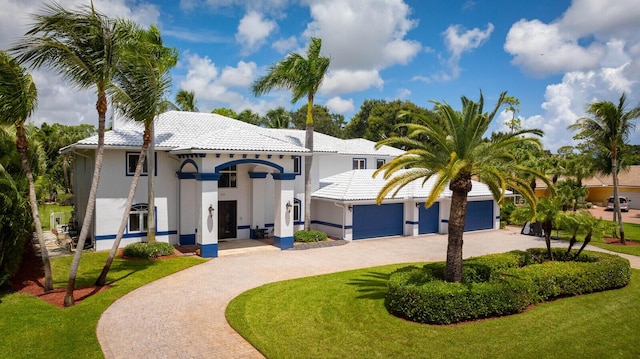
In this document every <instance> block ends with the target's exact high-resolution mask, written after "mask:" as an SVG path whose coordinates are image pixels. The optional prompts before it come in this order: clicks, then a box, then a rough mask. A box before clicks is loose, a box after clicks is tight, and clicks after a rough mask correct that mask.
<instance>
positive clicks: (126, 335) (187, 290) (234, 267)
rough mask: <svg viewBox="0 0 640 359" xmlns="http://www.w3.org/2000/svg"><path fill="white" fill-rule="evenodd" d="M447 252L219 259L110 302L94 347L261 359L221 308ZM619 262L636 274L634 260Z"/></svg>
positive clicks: (491, 239) (481, 249) (491, 246)
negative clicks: (317, 279) (292, 285)
mask: <svg viewBox="0 0 640 359" xmlns="http://www.w3.org/2000/svg"><path fill="white" fill-rule="evenodd" d="M464 241H465V243H464V256H465V258H466V257H472V256H478V255H483V254H487V253H497V252H504V251H508V250H512V249H526V248H531V247H544V240H543V239H541V238H535V237H530V236H523V235H520V234H519V232H518V231H515V230H512V229H511V230H509V229H508V230H496V231H486V232H475V233H466V234H465V236H464ZM557 245H559V246H565V245H566V242H560V243H557ZM446 247H447V237H446V235H426V236H419V237H390V238H379V239H370V240H359V241H354V242H352V243H349V244H347V245H343V246H336V247H329V248H318V249H311V250H301V251H280V250H277V249H274V250H272V251H261V252H250V253H243V254H236V255H232V256H225V257H220V258H217V259H213V260H211V261H208V262H206V263H203V264H200V265H197V266H195V267H191V268H189V269H186V270H184V271H181V272H178V273H176V274H173V275H171V276H169V277H166V278H163V279H160V280H158V281H155V282H153V283H149V284H147V285H145V286H144V287H141V288H139V289H137V290H135V291H133V292H131V293H129V294H127V295H125V296H124V297H122V298H120V299H119V300H117V301H116V302H114V303H113V305H111V307H109V308H108V309H107V310H106V311H105V312H104V313H103V314H102V317H101V318H100V321H99V322H98V328H97V335H98V340H99V341H100V345H101V346H102V350H103V352H104V354H105V357H106V358H262V355H261V354H260V353H259V352H258V351H257V350H256V349H254V348H253V347H252V346H251V345H250V344H249V343H247V342H246V341H245V340H244V339H243V338H242V337H241V336H240V335H239V334H237V333H236V332H235V331H234V330H233V329H232V328H231V327H230V326H229V324H228V323H227V321H226V319H225V308H226V306H227V304H228V303H229V302H230V301H231V299H233V298H234V297H236V296H237V295H239V294H240V293H242V292H244V291H246V290H248V289H251V288H255V287H258V286H260V285H263V284H266V283H270V282H275V281H280V280H284V279H291V278H299V277H305V276H311V275H317V274H324V273H331V272H339V271H344V270H350V269H357V268H364V267H371V266H377V265H384V264H392V263H402V262H419V261H436V260H444V259H445V257H446ZM590 249H595V250H598V249H597V248H595V247H594V248H590ZM625 257H626V258H629V259H630V260H631V261H632V262H631V263H632V266H633V267H634V268H640V258H639V257H633V256H625ZM280 305H285V303H280Z"/></svg>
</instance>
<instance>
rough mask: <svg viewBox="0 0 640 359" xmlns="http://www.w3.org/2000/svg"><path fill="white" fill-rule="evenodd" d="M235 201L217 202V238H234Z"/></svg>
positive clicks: (235, 234)
mask: <svg viewBox="0 0 640 359" xmlns="http://www.w3.org/2000/svg"><path fill="white" fill-rule="evenodd" d="M236 213H237V202H236V201H220V202H218V239H225V238H236V236H237V233H236Z"/></svg>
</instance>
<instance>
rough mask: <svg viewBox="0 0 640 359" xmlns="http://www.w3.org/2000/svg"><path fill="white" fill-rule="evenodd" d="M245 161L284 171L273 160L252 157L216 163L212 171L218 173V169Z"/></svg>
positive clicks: (244, 162)
mask: <svg viewBox="0 0 640 359" xmlns="http://www.w3.org/2000/svg"><path fill="white" fill-rule="evenodd" d="M269 158H270V157H269ZM246 163H259V164H262V165H265V166H269V167H273V168H275V169H277V170H278V171H280V172H282V171H284V168H282V166H278V165H277V164H275V163H273V162H269V161H265V160H258V159H253V158H245V159H242V160H235V161H230V162H227V163H223V164H221V165H218V166H216V168H215V169H214V172H215V173H220V170H222V169H225V168H227V167H230V166H233V165H242V164H246Z"/></svg>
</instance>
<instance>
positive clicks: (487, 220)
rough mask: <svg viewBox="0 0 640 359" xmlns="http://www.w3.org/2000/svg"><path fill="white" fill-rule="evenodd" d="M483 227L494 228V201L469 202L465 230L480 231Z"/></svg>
mask: <svg viewBox="0 0 640 359" xmlns="http://www.w3.org/2000/svg"><path fill="white" fill-rule="evenodd" d="M482 229H493V201H491V200H489V201H469V202H467V217H466V220H465V223H464V231H465V232H468V231H479V230H482Z"/></svg>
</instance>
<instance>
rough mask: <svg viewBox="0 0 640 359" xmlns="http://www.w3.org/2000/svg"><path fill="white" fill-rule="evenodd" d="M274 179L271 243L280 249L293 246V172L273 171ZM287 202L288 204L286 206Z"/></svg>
mask: <svg viewBox="0 0 640 359" xmlns="http://www.w3.org/2000/svg"><path fill="white" fill-rule="evenodd" d="M272 176H273V179H274V180H275V196H274V198H275V201H274V208H273V210H274V217H275V218H274V223H273V227H274V229H273V244H274V245H275V246H276V247H280V249H288V248H292V247H293V192H294V178H295V174H293V173H273V174H272ZM287 204H289V206H287Z"/></svg>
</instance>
